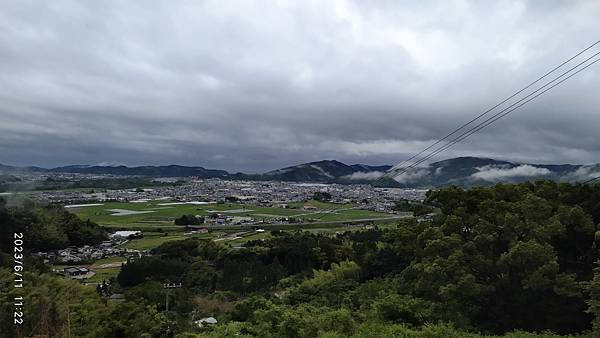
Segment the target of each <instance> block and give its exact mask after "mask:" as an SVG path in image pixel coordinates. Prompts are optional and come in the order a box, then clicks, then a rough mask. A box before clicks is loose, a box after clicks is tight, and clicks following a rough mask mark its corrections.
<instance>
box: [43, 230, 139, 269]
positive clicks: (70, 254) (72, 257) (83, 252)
mask: <svg viewBox="0 0 600 338" xmlns="http://www.w3.org/2000/svg"><path fill="white" fill-rule="evenodd" d="M132 235H133V236H135V235H141V232H140V231H117V232H116V233H113V234H111V235H110V237H109V240H108V241H104V242H102V243H100V244H98V245H94V246H91V245H84V246H82V247H68V248H66V249H61V250H55V251H45V252H37V253H35V255H36V256H38V257H41V258H43V259H44V262H45V263H51V264H74V263H85V262H92V261H96V260H98V259H102V258H108V257H113V256H120V257H124V258H132V259H135V258H138V257H141V256H142V255H143V254H145V253H144V252H140V251H138V250H131V249H125V248H123V247H122V246H121V244H124V243H125V242H126V241H127V240H128V238H130V236H132Z"/></svg>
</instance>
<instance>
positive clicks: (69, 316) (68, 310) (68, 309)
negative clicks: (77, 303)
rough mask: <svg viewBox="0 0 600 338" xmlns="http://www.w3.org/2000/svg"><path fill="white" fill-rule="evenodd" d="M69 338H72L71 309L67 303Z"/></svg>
mask: <svg viewBox="0 0 600 338" xmlns="http://www.w3.org/2000/svg"><path fill="white" fill-rule="evenodd" d="M67 337H69V338H71V309H70V308H69V303H67Z"/></svg>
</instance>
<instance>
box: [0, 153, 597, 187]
mask: <svg viewBox="0 0 600 338" xmlns="http://www.w3.org/2000/svg"><path fill="white" fill-rule="evenodd" d="M390 169H392V166H390V165H381V166H371V165H365V164H352V165H348V164H345V163H342V162H339V161H335V160H324V161H318V162H310V163H303V164H299V165H295V166H290V167H285V168H282V169H277V170H272V171H268V172H265V173H262V174H244V173H229V172H227V171H225V170H218V169H206V168H203V167H190V166H180V165H167V166H138V167H128V166H125V165H70V166H64V167H56V168H51V169H46V168H40V167H15V166H6V165H2V164H0V172H38V173H78V174H96V175H130V176H149V177H189V176H194V177H199V178H221V179H244V180H271V181H291V182H318V183H345V184H349V183H369V184H373V185H375V186H383V187H439V186H444V185H451V184H454V185H459V186H477V185H490V184H495V183H498V182H510V183H516V182H523V181H530V180H536V179H542V178H543V179H551V180H556V181H580V180H586V179H588V178H591V177H596V176H600V164H592V165H578V164H577V165H575V164H561V165H549V164H527V163H517V162H509V161H501V160H494V159H489V158H480V157H458V158H452V159H448V160H443V161H439V162H434V163H431V164H429V165H427V166H422V167H418V168H412V169H410V170H408V171H406V172H402V171H398V170H390Z"/></svg>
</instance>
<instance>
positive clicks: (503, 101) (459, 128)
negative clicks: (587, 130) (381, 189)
mask: <svg viewBox="0 0 600 338" xmlns="http://www.w3.org/2000/svg"><path fill="white" fill-rule="evenodd" d="M599 43H600V40H598V41H596V42H594V43H593V44H591V45H589V46H588V47H586V48H585V49H583V50H582V51H580V52H579V53H577V54H575V55H573V56H572V57H570V58H569V59H567V60H566V61H564V62H562V63H561V64H560V65H558V66H556V67H554V68H553V69H552V70H550V71H548V72H546V74H544V75H542V76H540V77H539V78H537V79H536V80H535V81H533V82H531V83H529V84H528V85H527V86H525V87H523V88H521V89H520V90H518V91H517V92H515V93H514V94H512V95H511V96H509V97H507V98H506V99H504V100H502V101H501V102H500V103H498V104H496V105H495V106H493V107H491V108H489V109H488V110H486V111H484V112H483V113H481V114H479V115H477V116H476V117H474V118H473V119H471V120H470V121H468V122H466V123H464V124H462V125H461V126H459V127H458V128H456V129H455V130H453V131H452V132H451V133H449V134H448V135H446V136H444V137H442V138H441V139H439V140H437V141H436V142H434V143H432V144H431V145H429V146H428V147H427V148H425V149H423V150H421V151H420V152H418V153H417V154H415V155H413V156H411V157H410V158H408V159H406V160H404V161H402V162H401V163H399V164H396V165H395V166H393V167H392V168H390V170H395V169H398V168H399V167H401V166H402V165H403V164H405V163H407V162H409V161H411V160H413V159H414V158H416V157H418V156H419V155H421V154H423V153H424V152H426V151H427V150H429V149H431V148H433V147H434V146H436V145H437V144H439V143H441V142H442V141H444V140H446V139H448V138H449V137H450V136H452V135H454V134H456V133H457V132H459V131H460V130H462V129H463V128H465V127H466V126H468V125H470V124H471V123H473V122H475V121H477V120H479V119H480V118H482V117H483V116H485V115H487V114H488V113H490V112H491V111H492V110H494V109H496V108H498V107H499V106H501V105H502V104H504V103H506V102H507V101H509V100H510V99H512V98H514V97H515V96H517V95H519V94H521V93H522V92H524V91H525V90H527V89H529V88H531V86H533V85H534V84H536V83H538V82H540V81H541V80H542V79H544V78H546V77H547V76H548V75H550V74H552V73H554V72H555V71H556V70H558V69H560V68H561V67H562V66H564V65H566V64H567V63H569V62H571V61H572V60H573V59H575V58H576V57H578V56H580V55H581V54H583V53H585V52H587V51H588V50H590V49H591V48H593V47H594V46H596V45H597V44H599Z"/></svg>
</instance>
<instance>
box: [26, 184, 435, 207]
mask: <svg viewBox="0 0 600 338" xmlns="http://www.w3.org/2000/svg"><path fill="white" fill-rule="evenodd" d="M320 191H321V192H328V193H329V194H331V196H332V202H336V203H349V202H353V203H359V204H361V206H362V207H363V208H364V209H368V210H373V211H380V212H392V207H393V206H394V202H395V201H397V200H398V199H407V200H412V201H422V200H424V199H425V193H426V192H427V191H426V190H422V189H401V188H375V187H372V186H370V185H367V184H353V185H343V184H320V183H296V182H280V181H235V180H221V179H216V178H214V179H190V178H188V179H186V183H184V184H182V185H177V186H159V187H155V188H153V189H119V190H98V189H95V190H94V191H91V190H89V191H87V192H86V191H43V192H35V193H34V194H35V196H33V197H34V198H36V199H39V200H44V201H48V202H55V203H80V202H89V201H101V202H106V201H122V202H129V201H140V200H157V199H161V198H162V199H165V200H167V199H168V200H178V201H202V200H204V201H213V202H219V201H222V202H232V201H235V202H236V203H241V204H248V205H259V206H268V207H277V206H285V205H286V204H287V203H291V202H299V201H306V200H309V199H311V198H312V197H313V195H314V194H315V193H316V192H320Z"/></svg>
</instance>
